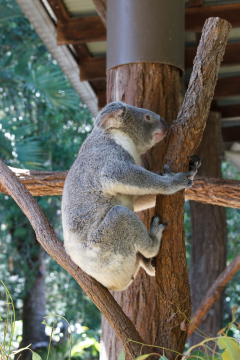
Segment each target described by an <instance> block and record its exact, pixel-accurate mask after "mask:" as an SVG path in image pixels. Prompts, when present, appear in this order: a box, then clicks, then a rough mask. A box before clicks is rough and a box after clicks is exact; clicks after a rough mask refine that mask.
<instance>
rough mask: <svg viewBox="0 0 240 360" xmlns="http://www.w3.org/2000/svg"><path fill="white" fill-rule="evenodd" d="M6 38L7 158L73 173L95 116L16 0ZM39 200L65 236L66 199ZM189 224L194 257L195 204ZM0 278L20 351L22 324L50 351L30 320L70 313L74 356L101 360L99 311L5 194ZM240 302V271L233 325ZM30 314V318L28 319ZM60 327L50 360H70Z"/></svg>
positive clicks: (236, 223)
mask: <svg viewBox="0 0 240 360" xmlns="http://www.w3.org/2000/svg"><path fill="white" fill-rule="evenodd" d="M0 40H1V41H0V43H1V45H0V157H1V158H3V159H4V161H5V162H6V163H7V164H8V165H9V166H13V167H17V168H23V169H25V168H27V169H38V170H59V171H62V170H67V169H69V168H70V166H71V165H72V163H73V161H74V159H75V158H76V156H77V153H78V150H79V148H80V146H81V144H82V142H83V141H84V139H85V138H86V137H87V135H88V134H89V132H90V131H91V129H92V126H93V121H94V119H93V118H92V116H91V114H90V113H89V111H88V109H87V108H86V105H84V104H83V103H82V102H81V100H80V99H79V98H78V96H77V94H76V93H75V90H74V89H73V88H72V87H71V85H70V84H69V82H68V81H67V79H66V78H65V76H64V75H63V73H62V71H61V70H60V69H59V67H58V65H57V63H56V61H55V60H54V59H53V58H52V56H51V54H50V53H49V52H48V51H47V49H46V47H45V46H44V44H43V43H42V42H41V40H40V39H39V38H38V36H37V34H36V33H35V31H34V29H33V27H32V26H31V24H29V22H28V20H27V19H26V18H25V17H24V16H23V14H22V12H21V10H20V9H19V7H18V5H17V4H16V2H15V1H14V0H0ZM222 168H223V174H224V177H226V178H232V179H240V177H239V173H238V172H237V171H236V170H235V168H234V167H233V166H231V165H230V164H228V163H227V162H224V163H223V166H222ZM37 201H38V202H39V204H40V206H41V207H42V208H43V210H44V212H45V213H46V215H47V217H48V219H49V221H50V223H51V225H52V226H53V228H54V230H55V231H56V233H57V235H58V236H59V237H60V238H61V239H62V228H61V207H60V203H61V197H60V196H51V197H47V196H45V197H42V198H40V197H39V198H37ZM227 218H228V220H227V224H228V262H231V261H232V260H233V259H234V257H235V255H236V254H237V253H239V251H240V211H239V209H227ZM185 226H186V243H187V253H188V260H190V259H189V257H190V249H191V224H190V210H189V203H188V202H186V214H185ZM209 251H210V250H209ZM0 274H1V276H0V280H3V281H4V283H5V284H6V286H7V287H8V289H9V291H10V293H11V295H12V297H13V301H14V304H15V308H16V319H17V327H16V330H15V337H14V346H15V347H18V343H20V341H22V345H23V336H22V320H23V322H24V321H25V323H26V324H27V325H26V326H27V327H28V328H29V329H32V326H33V327H34V328H36V327H37V326H40V327H42V328H43V331H41V329H40V330H39V332H37V331H36V333H37V334H38V335H37V336H38V338H36V339H35V338H33V339H31V336H30V338H29V334H26V339H25V341H26V342H27V343H26V344H25V346H26V345H27V344H28V341H31V342H35V344H37V343H38V345H39V343H40V346H37V345H36V347H39V348H41V347H43V348H44V346H45V343H47V340H48V339H49V337H48V336H49V335H50V334H49V332H48V328H47V329H46V330H47V336H46V335H45V326H44V325H42V324H41V323H39V321H38V322H37V323H36V322H35V323H34V322H33V324H31V321H32V320H33V319H34V316H35V314H34V311H35V313H36V312H39V314H40V315H41V316H42V320H43V316H45V315H49V314H50V313H53V314H59V315H61V316H64V317H65V318H66V319H67V320H68V321H69V323H70V324H71V328H72V330H73V333H74V341H73V344H74V347H73V351H72V358H74V359H83V360H84V359H89V360H91V359H98V351H99V339H100V325H101V324H100V322H101V317H100V313H99V311H98V310H97V308H96V307H95V305H93V303H92V302H91V301H90V300H89V299H88V297H87V296H86V295H85V294H84V293H83V291H82V290H81V288H80V287H79V286H78V284H77V283H76V282H75V280H73V279H72V278H71V277H70V275H69V274H68V273H67V272H66V271H65V270H64V269H62V268H61V267H60V266H59V265H58V264H57V263H56V262H55V261H53V260H52V259H51V258H50V257H49V256H48V255H47V254H46V253H45V252H44V251H43V250H42V249H40V246H39V245H38V242H37V241H36V238H35V235H34V232H33V230H32V228H31V226H30V224H29V222H28V220H27V219H26V217H25V215H24V214H23V213H22V212H21V210H20V209H19V207H18V206H17V205H16V204H15V202H14V201H13V200H12V199H11V198H10V197H9V196H7V195H5V194H0ZM37 286H38V287H39V288H38V289H39V290H37ZM36 291H39V292H41V293H42V292H43V293H44V294H43V299H44V301H42V303H41V304H40V305H39V304H32V303H31V304H30V305H29V301H30V302H32V301H33V300H32V299H31V294H35V293H36ZM239 302H240V274H239V273H238V274H236V275H235V277H234V278H233V279H232V281H231V282H230V283H229V284H228V286H227V288H226V291H225V305H224V322H225V324H227V323H228V322H229V321H231V316H232V312H231V309H232V308H233V306H234V305H235V304H239ZM24 306H25V308H24ZM38 306H40V307H41V309H40V308H38ZM24 309H25V310H24ZM24 311H25V315H26V311H27V314H28V315H29V316H25V317H24ZM237 311H239V310H237ZM5 313H6V301H5V290H4V287H3V286H1V285H0V315H1V317H2V318H3V319H4V314H5ZM36 319H37V318H36ZM42 320H41V321H42ZM37 324H38V325H37ZM56 326H57V328H56V330H55V332H54V336H53V347H52V350H51V360H54V359H55V358H56V359H58V360H61V359H63V360H64V359H66V358H67V356H68V351H69V350H68V349H69V347H68V344H67V340H66V338H67V334H68V330H67V329H66V324H64V321H62V320H61V319H60V318H59V320H58V321H57V323H56ZM43 333H44V335H43ZM238 334H239V330H236V333H235V335H238ZM41 337H42V338H41ZM2 339H3V322H0V343H1V341H2ZM44 341H45V342H44ZM42 345H44V346H42Z"/></svg>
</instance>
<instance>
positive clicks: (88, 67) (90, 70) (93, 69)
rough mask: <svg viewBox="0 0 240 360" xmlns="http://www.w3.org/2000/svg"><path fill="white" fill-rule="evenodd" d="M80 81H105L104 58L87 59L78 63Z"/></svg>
mask: <svg viewBox="0 0 240 360" xmlns="http://www.w3.org/2000/svg"><path fill="white" fill-rule="evenodd" d="M79 67H80V80H81V81H94V80H102V79H106V58H105V57H96V58H88V59H86V60H84V61H81V62H80V65H79Z"/></svg>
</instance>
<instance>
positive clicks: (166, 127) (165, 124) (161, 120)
mask: <svg viewBox="0 0 240 360" xmlns="http://www.w3.org/2000/svg"><path fill="white" fill-rule="evenodd" d="M160 122H161V126H162V131H163V132H165V133H167V130H168V126H167V123H166V121H165V120H164V119H162V118H160Z"/></svg>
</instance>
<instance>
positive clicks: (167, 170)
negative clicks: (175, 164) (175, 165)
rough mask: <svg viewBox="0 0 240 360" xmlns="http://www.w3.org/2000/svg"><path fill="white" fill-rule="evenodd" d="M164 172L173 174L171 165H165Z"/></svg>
mask: <svg viewBox="0 0 240 360" xmlns="http://www.w3.org/2000/svg"><path fill="white" fill-rule="evenodd" d="M164 172H165V174H171V173H172V170H171V169H170V166H169V165H164Z"/></svg>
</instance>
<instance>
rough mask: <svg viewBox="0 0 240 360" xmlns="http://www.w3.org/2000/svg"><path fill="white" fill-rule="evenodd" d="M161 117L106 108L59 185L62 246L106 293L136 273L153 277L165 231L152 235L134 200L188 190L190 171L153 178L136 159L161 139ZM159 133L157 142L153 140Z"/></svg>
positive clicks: (155, 228)
mask: <svg viewBox="0 0 240 360" xmlns="http://www.w3.org/2000/svg"><path fill="white" fill-rule="evenodd" d="M166 131H167V125H166V123H165V121H164V120H163V119H161V118H160V116H159V115H157V114H155V113H153V112H151V111H149V110H145V109H139V108H136V107H133V106H130V105H127V104H124V103H120V102H115V103H111V104H108V105H107V106H106V107H105V108H104V109H103V110H102V111H101V112H100V113H99V115H98V117H97V119H96V122H95V126H94V129H93V131H92V133H91V134H90V135H89V137H88V138H87V139H86V140H85V142H84V143H83V145H82V147H81V149H80V151H79V154H78V157H77V159H76V161H75V162H74V164H73V166H72V167H71V169H70V171H69V173H68V176H67V178H66V181H65V185H64V190H63V198H62V220H63V234H64V243H65V249H66V251H67V253H68V254H69V255H70V257H71V258H72V260H73V261H74V262H75V263H76V264H77V265H79V266H80V267H81V268H82V270H84V271H85V272H86V273H87V274H89V275H91V276H92V277H94V278H95V279H97V280H98V281H99V282H100V283H102V284H103V285H104V286H106V287H107V288H108V289H110V290H123V289H125V288H126V287H128V286H129V285H130V284H131V282H132V281H133V279H134V278H135V276H136V274H137V271H138V269H139V267H140V266H142V267H143V268H144V269H145V270H146V271H147V272H148V273H149V275H154V273H155V271H154V268H153V266H152V263H151V259H152V258H153V257H155V256H156V255H157V253H158V251H159V247H160V242H161V237H162V231H163V230H164V228H165V225H163V224H159V219H158V218H155V219H154V221H153V223H152V226H151V230H150V232H149V233H148V231H147V229H146V228H145V226H144V225H143V223H142V222H141V221H140V219H139V218H138V217H137V215H136V214H134V212H133V211H134V201H135V200H136V199H138V201H139V199H141V197H142V199H143V201H142V202H144V201H145V200H144V199H145V198H147V195H149V196H151V197H153V196H154V195H155V196H156V194H173V193H175V192H176V191H179V190H181V189H186V188H189V187H191V186H192V180H191V179H192V178H193V176H194V175H195V173H196V171H195V169H194V168H193V170H192V171H190V172H186V173H178V174H173V173H172V172H171V171H170V169H169V168H166V169H165V170H166V171H165V174H161V175H159V174H154V173H151V172H150V171H147V170H145V169H144V168H142V167H141V166H140V163H139V159H140V155H141V154H143V153H145V152H146V151H147V150H148V149H150V148H151V147H152V146H154V144H155V143H156V142H157V141H160V138H161V137H164V136H165V134H166ZM155 132H158V135H153V134H154V133H155Z"/></svg>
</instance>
